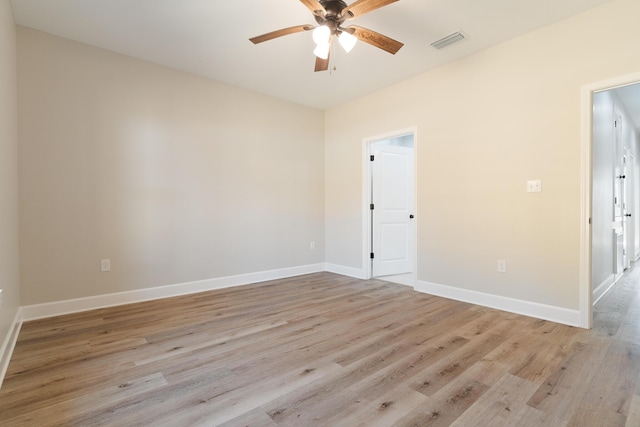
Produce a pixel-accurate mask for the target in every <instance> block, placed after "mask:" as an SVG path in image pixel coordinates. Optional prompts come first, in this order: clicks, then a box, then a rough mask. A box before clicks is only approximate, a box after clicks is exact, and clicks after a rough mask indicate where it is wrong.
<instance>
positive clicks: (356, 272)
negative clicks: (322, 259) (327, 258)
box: [324, 263, 368, 280]
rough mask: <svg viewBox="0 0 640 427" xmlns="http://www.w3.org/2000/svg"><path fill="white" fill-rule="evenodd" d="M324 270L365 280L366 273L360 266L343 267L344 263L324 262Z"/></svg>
mask: <svg viewBox="0 0 640 427" xmlns="http://www.w3.org/2000/svg"><path fill="white" fill-rule="evenodd" d="M324 271H328V272H329V273H336V274H341V275H343V276H349V277H355V278H356V279H362V280H367V279H368V277H367V273H366V272H365V271H364V270H363V269H361V268H353V267H345V266H344V265H337V264H330V263H326V264H325V265H324Z"/></svg>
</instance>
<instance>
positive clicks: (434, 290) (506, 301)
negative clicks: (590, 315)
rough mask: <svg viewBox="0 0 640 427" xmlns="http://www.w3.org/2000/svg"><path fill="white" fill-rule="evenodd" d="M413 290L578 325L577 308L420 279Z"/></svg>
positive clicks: (578, 315)
mask: <svg viewBox="0 0 640 427" xmlns="http://www.w3.org/2000/svg"><path fill="white" fill-rule="evenodd" d="M415 290H416V291H418V292H424V293H427V294H431V295H436V296H439V297H443V298H449V299H453V300H456V301H463V302H468V303H471V304H476V305H482V306H485V307H490V308H496V309H498V310H503V311H508V312H510V313H516V314H520V315H524V316H530V317H535V318H538V319H544V320H549V321H552V322H556V323H562V324H565V325H570V326H578V325H579V323H580V312H579V311H578V310H570V309H568V308H563V307H555V306H552V305H546V304H539V303H536V302H531V301H525V300H519V299H515V298H509V297H503V296H499V295H492V294H487V293H484V292H478V291H472V290H468V289H461V288H456V287H452V286H446V285H439V284H437V283H430V282H424V281H421V280H419V281H418V282H417V283H416V287H415Z"/></svg>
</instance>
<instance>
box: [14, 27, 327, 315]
mask: <svg viewBox="0 0 640 427" xmlns="http://www.w3.org/2000/svg"><path fill="white" fill-rule="evenodd" d="M18 75H19V79H18V85H19V92H18V105H19V121H18V123H19V135H20V209H21V224H20V251H21V274H22V277H21V283H22V292H23V301H22V303H23V305H31V304H38V303H44V302H50V301H59V300H67V299H71V298H79V297H85V296H94V295H102V294H109V293H114V292H120V291H129V290H137V289H143V288H149V287H155V286H163V285H169V284H179V283H185V282H190V281H197V280H203V279H210V278H219V277H227V276H233V275H238V274H246V273H252V272H261V271H267V270H274V269H283V268H290V267H296V266H305V265H310V264H316V263H321V262H323V261H324V175H323V174H324V169H323V164H324V157H323V141H324V129H323V122H324V113H323V112H322V111H319V110H314V109H310V108H305V107H301V106H298V105H294V104H291V103H287V102H283V101H278V100H275V99H273V98H269V97H266V96H262V95H258V94H255V93H253V92H250V91H247V90H243V89H238V88H234V87H231V86H227V85H223V84H220V83H217V82H214V81H211V80H207V79H204V78H200V77H196V76H192V75H188V74H185V73H182V72H178V71H175V70H171V69H168V68H164V67H161V66H157V65H153V64H150V63H147V62H144V61H140V60H136V59H133V58H130V57H126V56H123V55H118V54H115V53H112V52H108V51H105V50H102V49H98V48H95V47H91V46H88V45H83V44H80V43H76V42H72V41H70V40H66V39H62V38H59V37H55V36H52V35H48V34H45V33H42V32H38V31H34V30H31V29H27V28H23V27H18ZM312 240H313V241H315V243H316V249H315V250H313V251H312V250H310V249H309V246H310V245H309V242H310V241H312ZM102 258H109V259H111V269H112V271H111V272H109V273H100V260H101V259H102Z"/></svg>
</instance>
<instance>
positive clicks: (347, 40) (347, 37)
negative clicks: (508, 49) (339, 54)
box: [338, 31, 358, 53]
mask: <svg viewBox="0 0 640 427" xmlns="http://www.w3.org/2000/svg"><path fill="white" fill-rule="evenodd" d="M338 41H339V42H340V46H342V48H343V49H344V50H345V52H347V53H349V52H351V49H353V47H354V46H355V45H356V42H357V41H358V38H357V37H356V36H354V35H353V34H350V33H347V32H346V31H343V32H342V33H341V34H340V36H339V37H338Z"/></svg>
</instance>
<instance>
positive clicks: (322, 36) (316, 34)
mask: <svg viewBox="0 0 640 427" xmlns="http://www.w3.org/2000/svg"><path fill="white" fill-rule="evenodd" d="M312 37H313V41H314V42H315V44H317V45H320V44H325V43H329V38H330V37H331V30H330V29H329V27H327V26H326V25H321V26H319V27H316V28H315V29H314V30H313V33H312Z"/></svg>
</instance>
